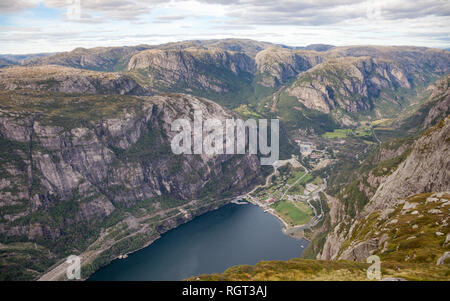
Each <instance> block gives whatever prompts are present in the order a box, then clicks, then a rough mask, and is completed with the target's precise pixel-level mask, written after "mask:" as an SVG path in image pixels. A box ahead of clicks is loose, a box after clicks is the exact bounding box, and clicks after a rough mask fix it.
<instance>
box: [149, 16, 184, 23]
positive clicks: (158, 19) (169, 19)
mask: <svg viewBox="0 0 450 301" xmlns="http://www.w3.org/2000/svg"><path fill="white" fill-rule="evenodd" d="M186 18H187V16H181V15H177V16H176V15H173V16H156V18H155V20H154V21H153V23H170V22H172V21H179V20H183V19H186Z"/></svg>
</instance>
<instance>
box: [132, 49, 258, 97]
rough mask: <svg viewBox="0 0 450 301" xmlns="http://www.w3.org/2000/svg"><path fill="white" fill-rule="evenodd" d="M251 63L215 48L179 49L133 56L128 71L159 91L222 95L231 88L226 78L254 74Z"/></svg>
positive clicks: (238, 55) (147, 51)
mask: <svg viewBox="0 0 450 301" xmlns="http://www.w3.org/2000/svg"><path fill="white" fill-rule="evenodd" d="M254 69H255V65H254V62H253V60H252V59H251V58H250V57H249V56H247V55H246V54H244V53H241V52H232V51H224V50H221V49H219V48H215V49H203V48H186V49H182V50H170V49H169V50H162V49H151V50H146V51H142V52H140V53H138V54H136V55H134V56H133V57H132V58H131V59H130V62H129V63H128V66H127V70H128V71H136V72H137V73H138V74H137V78H138V79H140V80H141V81H142V82H145V83H146V84H147V85H149V86H151V87H154V88H156V89H159V90H173V89H178V90H185V91H192V90H195V89H197V90H209V91H214V92H216V93H226V92H230V89H233V88H234V87H232V85H231V84H232V83H231V82H230V80H229V77H239V76H243V77H248V75H250V74H252V73H253V72H254Z"/></svg>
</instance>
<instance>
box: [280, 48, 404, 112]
mask: <svg viewBox="0 0 450 301" xmlns="http://www.w3.org/2000/svg"><path fill="white" fill-rule="evenodd" d="M399 87H401V88H406V89H410V88H411V83H410V82H409V80H408V76H407V74H406V72H405V71H404V70H402V68H401V67H399V66H398V65H397V64H395V63H394V62H389V61H383V60H378V59H373V58H369V57H362V58H345V59H343V58H340V59H333V60H329V61H327V62H326V63H323V64H321V65H318V66H316V67H315V68H312V69H310V70H308V71H307V72H305V73H303V74H301V75H300V76H299V77H298V79H297V80H296V81H295V82H294V83H293V84H292V86H290V87H289V88H288V89H287V93H288V94H289V95H291V96H294V97H296V98H297V99H298V101H299V102H300V103H302V104H304V105H305V106H306V107H308V108H311V109H316V110H319V111H321V112H324V113H330V112H331V111H332V110H334V109H336V108H341V109H343V110H344V111H346V112H358V111H363V110H371V109H373V108H374V103H373V100H374V99H375V98H377V97H378V96H380V91H381V90H382V89H397V88H399Z"/></svg>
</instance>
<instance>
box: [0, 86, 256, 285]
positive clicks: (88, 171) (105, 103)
mask: <svg viewBox="0 0 450 301" xmlns="http://www.w3.org/2000/svg"><path fill="white" fill-rule="evenodd" d="M0 107H1V111H0V143H1V144H0V145H1V147H0V150H1V152H2V153H1V156H0V158H1V159H0V200H1V221H0V239H1V242H2V245H1V247H2V254H4V255H5V256H2V258H1V266H2V274H1V277H2V279H4V280H5V279H35V278H36V277H38V276H39V275H41V274H42V273H43V272H45V271H46V270H47V269H49V268H50V266H51V265H53V264H55V263H57V262H59V260H60V259H61V258H64V257H65V256H66V255H67V254H72V253H73V252H76V253H83V252H88V253H86V254H91V253H92V252H94V253H96V254H97V255H96V256H95V257H94V258H92V260H93V259H96V260H97V261H95V262H90V263H91V264H92V266H89V265H87V266H88V267H87V268H86V272H87V273H88V274H89V271H91V272H92V271H93V270H95V269H97V268H98V267H99V265H102V264H105V263H107V262H109V261H110V260H112V259H113V258H115V257H116V256H118V255H119V254H123V253H126V252H128V251H132V250H135V249H136V248H140V247H141V246H142V245H145V244H146V243H148V242H149V241H152V240H154V239H156V238H157V237H158V236H159V234H160V233H163V232H165V231H167V230H168V229H171V228H173V227H175V226H176V225H178V224H180V223H183V222H185V221H187V220H190V219H192V218H193V217H194V216H196V215H198V214H200V213H202V212H205V211H207V210H210V209H213V208H215V207H216V206H218V204H221V202H223V200H224V199H227V198H229V197H232V196H236V195H239V194H240V193H242V192H245V191H246V190H247V189H249V188H250V187H252V186H253V185H255V184H257V183H259V182H260V181H262V179H263V177H262V171H261V166H260V164H259V160H258V159H257V158H256V157H255V156H247V155H236V156H230V155H219V156H208V155H187V156H177V155H174V154H172V152H171V151H170V141H171V139H172V137H173V136H174V135H175V132H172V131H171V130H170V127H171V123H172V121H173V120H175V119H177V118H185V119H187V120H192V115H191V111H192V110H193V108H194V107H195V108H196V109H202V110H203V115H204V116H203V118H212V117H214V118H218V119H220V120H222V121H223V120H225V119H226V118H230V117H233V116H235V115H234V113H232V112H230V111H228V110H226V109H223V108H222V107H220V106H219V105H217V104H215V103H213V102H211V101H208V100H205V99H199V98H195V97H192V96H189V95H183V94H167V95H159V96H153V97H134V96H122V95H104V96H101V95H80V94H66V93H57V92H48V91H30V90H27V91H19V90H18V91H1V94H0ZM83 254H84V255H86V254H85V253H83ZM84 255H83V256H84ZM18 258H28V259H26V260H25V259H24V260H19V261H18ZM88 263H89V262H86V264H88Z"/></svg>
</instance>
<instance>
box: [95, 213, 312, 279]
mask: <svg viewBox="0 0 450 301" xmlns="http://www.w3.org/2000/svg"><path fill="white" fill-rule="evenodd" d="M307 244H308V242H307V241H306V240H303V239H302V240H296V239H293V238H291V237H288V236H287V235H285V234H283V233H282V232H281V223H280V221H279V220H278V219H277V218H276V217H274V216H273V215H271V214H268V213H264V211H263V210H262V209H261V208H260V207H258V206H255V205H251V204H245V205H236V204H228V205H226V206H224V207H221V208H219V209H217V210H215V211H211V212H208V213H206V214H203V215H201V216H199V217H197V218H195V219H193V220H192V221H190V222H188V223H186V224H183V225H180V226H179V227H177V228H175V229H173V230H170V231H168V232H167V233H165V234H163V235H162V236H161V238H160V239H158V240H156V241H155V242H154V243H153V244H151V245H150V246H148V247H146V248H144V249H142V250H139V251H137V252H135V253H132V254H130V255H129V256H128V258H126V259H116V260H114V261H113V262H111V263H110V264H109V265H107V266H106V267H104V268H102V269H100V270H99V271H97V272H96V273H95V274H93V275H92V276H91V277H90V278H89V280H93V281H102V280H105V281H107V280H182V279H185V278H188V277H191V276H195V275H200V274H205V273H221V272H223V271H225V270H226V269H227V268H229V267H231V266H234V265H241V264H250V265H253V264H256V263H257V262H259V261H261V260H288V259H291V258H294V257H299V256H300V255H301V253H302V251H303V249H302V248H301V245H303V246H304V247H306V246H307Z"/></svg>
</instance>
